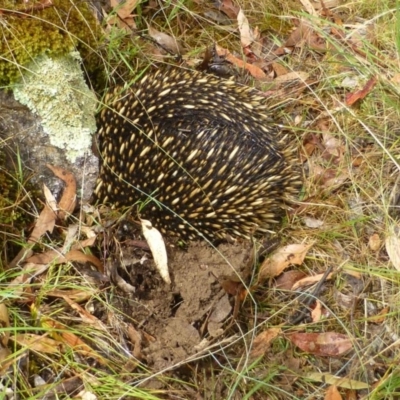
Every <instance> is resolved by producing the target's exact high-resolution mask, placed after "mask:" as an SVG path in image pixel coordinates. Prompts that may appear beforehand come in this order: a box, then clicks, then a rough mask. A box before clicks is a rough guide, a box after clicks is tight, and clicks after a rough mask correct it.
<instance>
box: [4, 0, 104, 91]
mask: <svg viewBox="0 0 400 400" xmlns="http://www.w3.org/2000/svg"><path fill="white" fill-rule="evenodd" d="M24 4H25V5H24ZM26 4H28V5H29V6H28V5H26ZM35 5H36V6H38V5H39V1H30V2H29V3H23V2H15V1H12V0H5V1H4V3H3V5H2V6H1V10H2V11H4V10H5V11H4V12H3V15H2V23H1V24H0V35H1V36H0V85H4V86H7V85H9V84H10V83H12V82H15V81H16V80H17V79H18V78H20V76H21V71H22V70H24V69H26V66H27V65H28V64H29V63H30V62H32V61H34V60H35V59H36V58H37V57H38V56H40V55H49V56H52V57H53V56H60V55H64V54H67V53H70V52H71V51H72V50H73V49H77V50H78V51H79V52H80V54H81V56H82V58H83V59H84V60H86V61H89V62H88V63H86V68H87V69H88V70H89V72H90V70H91V69H93V70H96V68H98V62H96V61H95V60H94V59H93V54H94V52H95V49H96V48H97V40H98V38H99V36H100V29H99V26H98V24H97V21H96V19H95V18H94V16H93V15H92V12H91V10H90V9H89V7H88V4H87V2H85V1H82V0H53V5H52V6H51V7H48V8H45V9H44V10H40V9H34V8H35ZM28 7H29V9H28Z"/></svg>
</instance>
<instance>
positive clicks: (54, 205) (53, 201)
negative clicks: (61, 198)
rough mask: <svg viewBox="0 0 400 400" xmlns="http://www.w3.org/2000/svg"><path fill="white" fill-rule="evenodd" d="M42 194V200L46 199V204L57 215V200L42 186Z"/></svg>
mask: <svg viewBox="0 0 400 400" xmlns="http://www.w3.org/2000/svg"><path fill="white" fill-rule="evenodd" d="M43 194H44V198H45V199H46V204H47V205H48V206H49V207H50V208H51V209H52V210H53V212H54V213H55V214H57V213H58V205H57V200H56V198H55V197H54V196H53V193H51V191H50V189H49V188H48V187H47V186H46V185H43Z"/></svg>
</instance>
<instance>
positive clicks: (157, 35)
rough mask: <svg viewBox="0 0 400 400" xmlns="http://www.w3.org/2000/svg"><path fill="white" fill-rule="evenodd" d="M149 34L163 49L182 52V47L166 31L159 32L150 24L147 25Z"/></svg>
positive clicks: (176, 52)
mask: <svg viewBox="0 0 400 400" xmlns="http://www.w3.org/2000/svg"><path fill="white" fill-rule="evenodd" d="M148 32H149V36H150V37H152V38H153V39H154V41H155V42H156V43H158V44H159V45H160V46H161V47H162V48H163V49H165V50H168V51H170V52H171V53H173V54H183V49H182V47H181V46H180V44H179V43H178V41H177V40H176V39H175V38H174V37H173V36H170V35H168V34H167V33H164V32H160V31H158V30H157V29H155V28H153V27H152V26H150V25H149V26H148Z"/></svg>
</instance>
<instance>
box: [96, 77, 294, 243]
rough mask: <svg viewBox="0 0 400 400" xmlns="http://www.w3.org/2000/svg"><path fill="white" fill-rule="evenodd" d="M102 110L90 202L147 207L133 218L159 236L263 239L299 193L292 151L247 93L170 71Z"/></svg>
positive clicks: (112, 97) (110, 97) (119, 94)
mask: <svg viewBox="0 0 400 400" xmlns="http://www.w3.org/2000/svg"><path fill="white" fill-rule="evenodd" d="M105 104H106V107H105V108H104V109H103V110H102V112H101V113H100V115H99V118H98V124H99V133H98V139H99V149H100V153H101V162H102V165H101V171H100V175H99V179H98V183H97V187H96V190H95V197H97V199H98V200H100V201H102V202H104V203H110V204H113V205H115V206H117V207H118V206H131V205H134V204H136V203H137V202H147V201H149V200H150V201H149V202H148V204H147V205H145V207H143V209H142V210H141V211H140V213H141V215H144V216H145V217H146V218H147V219H149V220H150V221H151V222H152V223H153V225H154V226H155V227H156V228H158V229H160V230H161V232H163V233H172V234H175V235H177V236H179V237H180V238H183V239H194V238H196V237H198V235H200V236H203V237H206V238H207V239H210V240H213V239H217V238H223V237H225V235H226V234H227V233H228V234H230V235H232V236H241V237H249V236H251V235H252V234H254V233H256V232H266V231H267V230H268V229H270V228H271V225H272V224H275V223H277V222H279V220H280V217H281V215H282V210H283V207H284V206H285V203H286V201H287V199H288V198H289V197H291V196H292V195H294V194H296V193H297V192H298V191H299V188H300V185H301V179H300V174H299V172H298V170H297V168H296V166H295V164H296V162H295V159H296V158H295V151H294V150H293V149H294V146H292V145H288V139H287V137H286V136H285V135H283V134H282V133H281V132H280V131H279V129H277V128H276V127H274V125H273V123H272V121H271V120H270V118H269V117H268V115H267V114H268V113H267V108H266V106H265V101H264V98H263V97H260V96H258V95H257V93H256V92H255V90H253V89H250V88H247V87H243V86H240V85H238V84H236V83H234V82H233V81H232V80H222V79H219V78H217V77H215V76H210V75H205V74H202V73H199V72H193V71H188V70H182V69H172V70H167V71H166V72H164V73H161V72H156V73H153V74H149V75H146V76H145V77H144V78H143V79H142V80H141V81H140V82H137V83H135V84H134V85H132V86H131V87H129V88H127V89H124V90H121V88H116V89H114V90H113V91H111V93H109V94H107V96H106V99H105Z"/></svg>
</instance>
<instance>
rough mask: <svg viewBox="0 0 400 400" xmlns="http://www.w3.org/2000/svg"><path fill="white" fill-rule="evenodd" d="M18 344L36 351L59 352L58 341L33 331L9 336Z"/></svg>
mask: <svg viewBox="0 0 400 400" xmlns="http://www.w3.org/2000/svg"><path fill="white" fill-rule="evenodd" d="M11 339H12V340H14V341H15V342H16V343H17V344H18V345H20V346H22V347H26V348H28V349H29V350H31V351H37V352H38V353H47V354H54V353H60V343H59V342H57V340H54V339H51V338H49V337H46V336H43V335H35V334H33V333H21V334H18V335H15V336H12V337H11Z"/></svg>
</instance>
